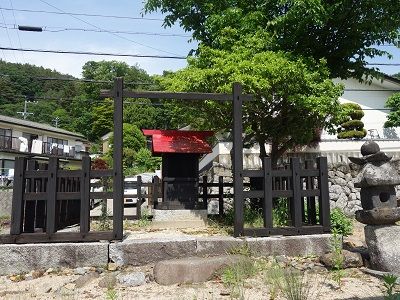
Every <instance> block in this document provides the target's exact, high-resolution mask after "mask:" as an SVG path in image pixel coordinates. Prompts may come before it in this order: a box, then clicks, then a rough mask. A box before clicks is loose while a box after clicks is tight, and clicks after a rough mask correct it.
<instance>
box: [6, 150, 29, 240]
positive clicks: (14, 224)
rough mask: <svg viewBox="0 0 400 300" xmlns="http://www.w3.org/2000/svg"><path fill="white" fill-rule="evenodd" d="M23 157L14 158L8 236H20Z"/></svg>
mask: <svg viewBox="0 0 400 300" xmlns="http://www.w3.org/2000/svg"><path fill="white" fill-rule="evenodd" d="M26 161H27V159H26V158H25V157H17V158H15V166H14V169H15V171H14V183H13V198H12V210H11V228H10V234H21V232H22V216H23V207H24V193H25V168H26Z"/></svg>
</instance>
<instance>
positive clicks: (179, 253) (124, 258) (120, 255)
mask: <svg viewBox="0 0 400 300" xmlns="http://www.w3.org/2000/svg"><path fill="white" fill-rule="evenodd" d="M195 252H196V239H194V238H188V237H181V236H176V237H168V238H149V239H133V238H132V239H126V240H124V241H123V242H117V243H113V244H110V259H111V260H112V261H113V262H115V263H116V264H117V265H118V266H122V265H134V266H140V265H145V264H149V263H153V262H158V261H161V260H165V259H172V258H180V257H187V256H191V255H194V253H195Z"/></svg>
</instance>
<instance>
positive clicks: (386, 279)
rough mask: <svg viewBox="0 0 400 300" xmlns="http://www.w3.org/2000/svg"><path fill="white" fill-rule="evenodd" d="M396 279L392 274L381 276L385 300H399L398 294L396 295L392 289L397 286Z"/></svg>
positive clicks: (399, 295) (399, 294)
mask: <svg viewBox="0 0 400 300" xmlns="http://www.w3.org/2000/svg"><path fill="white" fill-rule="evenodd" d="M397 279H398V277H397V276H396V275H393V274H389V275H385V276H383V285H384V287H385V289H386V290H385V295H384V299H385V300H400V293H396V292H395V291H394V288H395V286H396V284H397Z"/></svg>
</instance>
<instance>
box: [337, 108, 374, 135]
mask: <svg viewBox="0 0 400 300" xmlns="http://www.w3.org/2000/svg"><path fill="white" fill-rule="evenodd" d="M342 108H343V109H344V111H345V112H346V117H345V118H344V120H343V123H342V124H340V127H339V128H338V135H337V137H338V139H362V138H364V137H365V136H366V135H367V130H365V129H364V123H363V122H362V121H361V118H362V117H363V116H364V112H363V111H362V108H361V106H360V105H358V104H357V103H344V104H342Z"/></svg>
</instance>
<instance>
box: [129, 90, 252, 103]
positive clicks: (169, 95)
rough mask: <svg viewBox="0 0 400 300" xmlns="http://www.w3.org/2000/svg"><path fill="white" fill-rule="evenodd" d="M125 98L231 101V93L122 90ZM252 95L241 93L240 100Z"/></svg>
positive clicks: (250, 97) (247, 99)
mask: <svg viewBox="0 0 400 300" xmlns="http://www.w3.org/2000/svg"><path fill="white" fill-rule="evenodd" d="M124 97H126V98H134V99H137V98H147V99H170V100H212V101H232V95H231V94H217V93H195V92H189V93H182V92H158V91H157V92H152V91H124ZM252 99H253V96H252V95H247V94H243V95H242V101H251V100H252Z"/></svg>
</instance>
